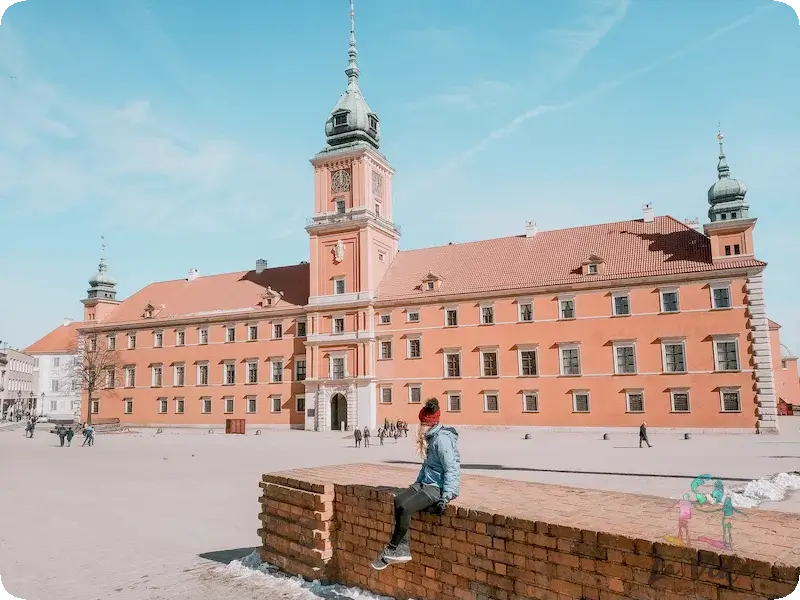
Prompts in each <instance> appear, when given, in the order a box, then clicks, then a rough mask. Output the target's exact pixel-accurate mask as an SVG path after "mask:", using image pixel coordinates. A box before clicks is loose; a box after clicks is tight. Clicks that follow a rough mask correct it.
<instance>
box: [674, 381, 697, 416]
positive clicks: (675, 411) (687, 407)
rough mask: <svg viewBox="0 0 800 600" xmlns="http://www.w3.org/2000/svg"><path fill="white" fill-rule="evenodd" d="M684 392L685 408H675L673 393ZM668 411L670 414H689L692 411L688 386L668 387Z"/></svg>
mask: <svg viewBox="0 0 800 600" xmlns="http://www.w3.org/2000/svg"><path fill="white" fill-rule="evenodd" d="M676 394H686V410H676V409H675V395H676ZM669 412H670V414H673V413H674V414H689V413H691V412H692V393H691V391H690V389H689V388H688V387H681V388H670V390H669Z"/></svg>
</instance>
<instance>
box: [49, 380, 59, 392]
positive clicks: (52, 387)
mask: <svg viewBox="0 0 800 600" xmlns="http://www.w3.org/2000/svg"><path fill="white" fill-rule="evenodd" d="M50 391H51V392H57V391H58V379H51V380H50Z"/></svg>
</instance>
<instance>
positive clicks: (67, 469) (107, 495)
mask: <svg viewBox="0 0 800 600" xmlns="http://www.w3.org/2000/svg"><path fill="white" fill-rule="evenodd" d="M781 427H782V432H783V433H782V435H780V436H775V437H772V436H755V435H753V436H739V435H737V436H732V435H719V436H712V435H706V436H695V437H694V438H693V439H691V440H683V439H680V436H679V435H677V434H666V433H665V434H652V435H651V436H650V437H651V443H652V444H653V448H649V449H648V448H644V449H641V450H640V449H639V448H638V441H637V438H636V435H635V434H634V435H629V434H625V435H622V434H612V438H611V440H608V441H603V440H602V439H600V438H601V436H600V435H599V434H595V433H592V434H575V433H569V434H568V433H541V434H539V433H534V434H533V439H531V440H523V439H522V433H523V432H520V431H512V430H505V431H503V430H497V431H476V430H463V431H462V433H461V438H460V444H459V445H460V447H461V453H462V461H463V463H464V469H465V471H466V470H468V471H469V472H471V473H476V474H487V475H495V476H500V477H506V478H513V479H524V480H529V481H541V482H545V483H548V482H552V483H560V484H564V485H571V486H575V487H592V488H598V489H609V490H620V491H630V492H637V493H650V494H655V495H663V496H672V497H678V496H679V495H680V494H681V493H683V491H685V490H686V488H687V486H688V482H689V479H690V478H691V477H693V476H695V475H697V474H699V473H706V472H708V473H713V474H714V475H715V476H719V477H722V478H728V479H729V483H731V484H735V483H736V482H735V481H732V479H736V478H739V479H742V480H747V479H755V478H758V477H761V476H765V475H770V474H772V473H776V472H786V471H796V470H798V469H800V431H799V429H800V418H792V417H787V418H784V419H782V422H781ZM49 429H50V428H49V426H46V425H44V424H42V425H40V426H39V427H37V430H36V436H35V437H34V439H32V440H31V439H26V438H25V437H24V435H23V430H22V429H11V430H0V576H2V580H3V585H4V587H5V588H6V590H7V591H9V592H10V593H11V594H12V595H15V596H17V597H19V598H23V599H25V600H45V599H49V598H51V597H52V598H59V600H71V599H73V598H74V599H75V600H95V599H97V600H99V599H103V600H105V599H107V598H112V599H118V600H148V599H152V600H184V599H186V600H189V599H191V600H222V599H223V598H224V599H226V600H227V599H228V598H231V597H233V596H234V595H235V597H237V598H241V599H249V598H259V599H263V598H287V599H290V598H298V599H303V598H315V597H320V596H322V597H326V598H337V597H338V598H341V597H345V596H342V595H340V593H338V592H335V591H332V590H330V589H329V590H323V591H320V590H315V591H309V590H307V589H302V588H300V587H299V584H298V583H297V581H296V580H289V579H281V578H274V577H270V576H259V577H237V576H235V575H234V574H232V573H231V571H230V569H226V568H224V567H222V566H221V565H222V564H223V563H226V562H228V561H229V560H230V559H231V558H235V557H240V556H242V555H244V554H246V553H247V549H248V548H249V547H252V546H255V545H256V544H257V543H258V539H257V536H256V529H257V528H258V525H259V524H258V518H257V516H258V511H259V506H258V497H259V488H258V482H259V479H260V476H261V474H262V473H263V472H267V471H276V470H282V469H290V468H299V467H313V466H320V465H327V464H341V463H353V462H366V461H369V462H392V463H400V464H402V463H403V462H406V461H409V462H410V461H414V460H415V459H414V455H413V446H414V443H413V439H411V438H409V439H401V440H400V441H399V443H394V442H391V441H389V442H387V443H386V445H385V446H383V447H380V446H379V445H378V444H377V443H374V444H373V446H372V447H371V448H360V449H356V448H353V447H352V446H353V442H352V439H351V438H349V437H347V438H345V437H344V436H342V435H340V434H318V433H310V432H297V431H296V432H291V431H269V430H263V435H260V436H255V435H252V434H249V435H247V436H225V435H220V434H217V435H208V434H207V433H205V431H194V430H192V431H185V430H184V431H171V430H166V431H165V432H164V433H163V434H160V435H156V434H155V433H154V432H153V431H150V430H142V432H141V433H140V434H115V435H99V436H98V437H97V442H96V445H95V446H94V447H93V448H88V447H87V448H82V447H80V440H81V439H82V438H80V437H76V438H75V439H74V440H73V446H72V447H71V448H60V447H58V439H57V438H56V437H55V436H54V435H51V434H49V433H48V431H49ZM375 441H376V442H377V440H375ZM576 471H580V472H582V473H576ZM798 496H800V493H797V494H795V495H794V496H792V495H790V496H789V497H787V499H785V500H784V501H782V502H779V503H772V504H764V505H762V508H776V509H778V510H785V511H792V512H800V500H799V499H798ZM241 549H244V550H241ZM228 551H234V552H228Z"/></svg>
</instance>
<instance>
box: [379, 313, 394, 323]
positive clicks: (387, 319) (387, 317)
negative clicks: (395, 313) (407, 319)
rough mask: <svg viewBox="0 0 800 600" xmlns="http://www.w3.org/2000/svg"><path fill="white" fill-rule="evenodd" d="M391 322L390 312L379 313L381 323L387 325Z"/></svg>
mask: <svg viewBox="0 0 800 600" xmlns="http://www.w3.org/2000/svg"><path fill="white" fill-rule="evenodd" d="M391 322H392V313H384V314H382V315H381V325H389V324H391Z"/></svg>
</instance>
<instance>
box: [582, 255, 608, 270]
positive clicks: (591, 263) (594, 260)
mask: <svg viewBox="0 0 800 600" xmlns="http://www.w3.org/2000/svg"><path fill="white" fill-rule="evenodd" d="M604 262H605V261H603V259H602V258H601V257H599V256H597V255H596V254H590V255H589V256H587V257H586V260H584V261H583V263H582V264H581V271H582V272H583V274H584V275H600V274H601V273H602V272H603V266H604Z"/></svg>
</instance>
